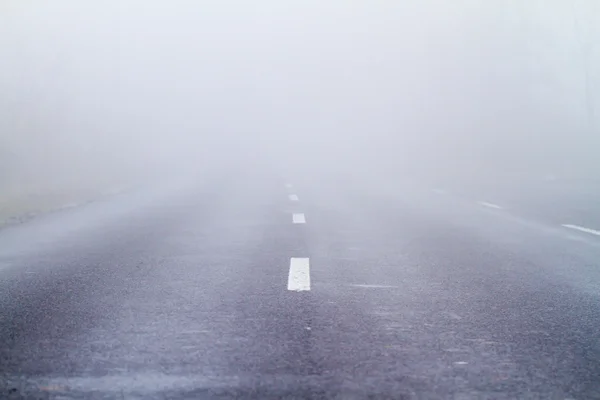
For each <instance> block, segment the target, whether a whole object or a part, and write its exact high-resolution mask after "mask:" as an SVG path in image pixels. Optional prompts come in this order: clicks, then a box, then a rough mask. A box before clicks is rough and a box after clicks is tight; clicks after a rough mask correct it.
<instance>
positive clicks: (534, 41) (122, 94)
mask: <svg viewBox="0 0 600 400" xmlns="http://www.w3.org/2000/svg"><path fill="white" fill-rule="evenodd" d="M542 3H543V4H542ZM594 12H596V13H597V12H598V6H597V5H596V4H595V2H593V1H587V2H586V1H578V2H569V3H567V2H563V1H552V2H539V1H538V2H535V1H532V2H527V3H523V2H518V1H513V2H481V1H474V0H463V1H459V2H452V3H449V2H445V1H431V0H430V1H419V2H376V3H367V2H358V1H353V2H345V1H331V2H327V3H326V4H322V3H321V2H316V1H308V2H284V3H281V2H274V1H273V2H272V1H262V2H252V3H249V2H241V1H223V2H203V3H196V2H186V1H180V2H171V3H166V2H157V1H150V2H148V1H125V2H116V1H112V2H95V3H90V2H85V3H82V2H76V1H58V2H53V3H46V2H35V1H34V2H25V3H23V2H17V1H9V2H6V4H5V5H3V11H2V16H1V17H0V18H2V24H1V26H2V28H0V29H1V30H2V31H1V33H2V39H1V40H2V47H1V49H2V50H1V51H2V59H3V63H2V67H1V68H2V75H1V78H0V79H1V81H0V83H1V85H2V99H1V101H2V103H3V104H2V109H3V113H4V116H3V118H2V143H3V147H2V148H3V150H4V151H3V152H5V153H9V154H11V155H12V154H13V153H14V155H13V156H12V157H13V159H12V160H8V161H7V162H8V166H7V167H5V168H14V171H15V172H14V173H15V174H18V173H19V168H24V167H23V166H22V165H19V164H26V165H28V166H31V165H36V166H37V165H39V169H43V170H48V166H53V167H56V168H58V166H57V165H59V164H60V165H61V166H62V168H67V169H68V168H69V166H71V165H77V166H79V165H80V164H81V165H86V166H88V167H89V168H91V169H94V170H100V171H103V170H104V169H106V168H109V167H108V165H107V164H110V168H116V169H118V168H137V169H139V166H140V165H146V164H147V163H155V164H157V167H156V168H161V167H163V168H164V166H165V165H170V164H173V163H180V162H182V161H185V162H190V163H191V164H193V163H194V162H196V161H198V160H199V159H206V158H207V157H209V156H210V155H212V156H215V154H219V157H218V158H219V159H220V160H223V159H225V160H227V159H228V158H235V155H237V154H239V153H241V154H244V155H247V154H252V157H254V156H256V158H260V159H263V158H264V159H269V160H274V159H275V161H276V162H281V163H286V162H290V160H292V159H294V157H297V156H298V153H304V154H305V153H306V152H309V153H310V156H311V160H312V161H313V163H317V162H318V163H320V164H321V165H322V166H323V167H325V168H327V167H330V166H332V165H336V164H338V165H343V166H344V167H351V166H360V168H365V166H366V167H368V168H369V169H371V170H373V171H379V170H381V171H386V172H392V171H393V172H392V173H395V171H396V170H400V171H403V170H406V169H407V168H410V171H411V173H412V174H417V175H419V174H424V175H425V174H426V175H430V174H439V173H441V172H440V171H446V172H450V173H451V174H462V175H465V176H469V177H470V176H472V175H476V176H478V175H481V176H486V175H487V174H488V173H491V174H494V175H500V176H502V175H503V174H507V175H514V174H527V173H528V172H529V171H531V173H532V174H536V175H537V176H539V175H542V176H543V175H544V174H547V173H553V174H557V175H560V174H563V175H574V174H578V175H585V176H594V177H596V175H597V173H598V172H597V171H598V168H597V164H595V163H594V162H595V159H594V155H595V152H594V150H595V148H596V147H595V146H597V145H598V144H599V143H598V139H597V137H598V135H597V134H596V135H594V134H593V133H594V132H596V131H595V128H596V122H597V121H596V119H597V114H598V113H595V114H594V116H593V118H594V121H593V128H590V126H588V122H589V121H588V119H589V118H588V116H587V112H588V105H587V101H588V99H587V98H586V89H585V85H586V72H585V71H588V70H589V72H590V74H591V75H594V74H595V70H597V68H596V67H597V66H598V65H599V64H598V62H599V60H598V57H597V56H598V50H597V45H596V42H597V39H598V37H599V35H600V33H599V32H598V30H597V28H596V27H595V26H594V24H593V21H594V19H593V18H592V16H593V15H597V14H594ZM588 48H590V50H589V51H588V50H586V49H588ZM586 64H589V65H587V66H586ZM598 79H600V78H598V77H596V76H591V77H590V81H589V82H588V84H589V85H590V86H591V90H592V91H593V92H594V93H595V92H597V91H598V87H599V86H598ZM594 100H595V99H592V100H591V101H594ZM592 107H593V109H594V110H595V109H596V108H597V107H598V106H597V105H596V103H595V102H594V103H593V104H592ZM49 150H51V151H49ZM304 154H303V155H304ZM4 158H5V157H3V159H4ZM107 160H108V161H110V162H109V163H107ZM11 161H12V162H14V163H17V165H18V167H17V166H13V165H12V164H11ZM158 165H160V167H159V166H158ZM30 168H31V167H30ZM524 168H525V171H524V170H523V169H524ZM141 169H142V170H144V171H147V169H146V167H143V168H141Z"/></svg>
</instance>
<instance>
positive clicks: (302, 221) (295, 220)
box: [292, 213, 306, 224]
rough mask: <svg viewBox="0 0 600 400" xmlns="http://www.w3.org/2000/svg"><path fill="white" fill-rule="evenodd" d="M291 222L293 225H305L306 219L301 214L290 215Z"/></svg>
mask: <svg viewBox="0 0 600 400" xmlns="http://www.w3.org/2000/svg"><path fill="white" fill-rule="evenodd" d="M292 222H293V223H294V224H305V223H306V217H305V216H304V214H302V213H300V214H293V215H292Z"/></svg>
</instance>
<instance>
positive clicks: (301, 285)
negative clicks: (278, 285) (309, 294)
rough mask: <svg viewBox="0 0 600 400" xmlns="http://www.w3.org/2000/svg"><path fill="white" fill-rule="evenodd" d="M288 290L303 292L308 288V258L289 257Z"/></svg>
mask: <svg viewBox="0 0 600 400" xmlns="http://www.w3.org/2000/svg"><path fill="white" fill-rule="evenodd" d="M287 288H288V290H292V291H295V292H303V291H307V290H310V269H309V262H308V258H296V257H292V258H291V259H290V274H289V276H288V287H287Z"/></svg>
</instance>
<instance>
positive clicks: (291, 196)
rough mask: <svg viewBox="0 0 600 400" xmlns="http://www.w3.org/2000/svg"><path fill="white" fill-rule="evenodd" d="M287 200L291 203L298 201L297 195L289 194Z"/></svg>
mask: <svg viewBox="0 0 600 400" xmlns="http://www.w3.org/2000/svg"><path fill="white" fill-rule="evenodd" d="M289 198H290V200H291V201H298V195H297V194H290V195H289Z"/></svg>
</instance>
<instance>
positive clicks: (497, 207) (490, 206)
mask: <svg viewBox="0 0 600 400" xmlns="http://www.w3.org/2000/svg"><path fill="white" fill-rule="evenodd" d="M479 204H480V205H482V206H484V207H489V208H495V209H497V210H501V209H502V207H500V206H499V205H498V204H494V203H488V202H487V201H480V202H479Z"/></svg>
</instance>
